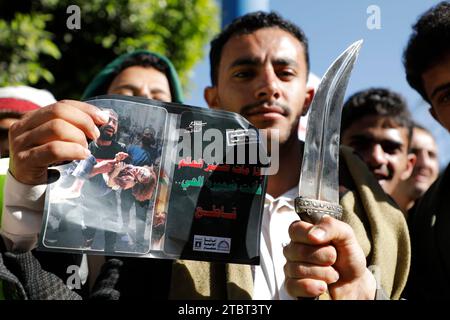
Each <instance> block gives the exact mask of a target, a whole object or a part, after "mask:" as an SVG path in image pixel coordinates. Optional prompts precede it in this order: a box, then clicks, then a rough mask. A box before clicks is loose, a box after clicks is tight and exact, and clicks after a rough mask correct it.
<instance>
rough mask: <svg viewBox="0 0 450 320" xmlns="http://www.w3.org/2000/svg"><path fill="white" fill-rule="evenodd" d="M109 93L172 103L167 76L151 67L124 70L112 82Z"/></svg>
mask: <svg viewBox="0 0 450 320" xmlns="http://www.w3.org/2000/svg"><path fill="white" fill-rule="evenodd" d="M108 93H109V94H121V95H125V96H137V97H145V98H149V99H154V100H160V101H164V102H170V101H172V96H171V94H170V86H169V81H168V80H167V77H166V75H165V74H164V73H162V72H160V71H158V70H156V69H154V68H151V67H148V68H144V67H141V66H132V67H128V68H126V69H124V70H123V71H122V72H121V73H119V74H118V75H117V76H116V77H115V78H114V80H113V81H112V82H111V85H110V86H109V89H108Z"/></svg>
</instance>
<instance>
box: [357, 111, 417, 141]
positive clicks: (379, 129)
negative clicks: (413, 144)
mask: <svg viewBox="0 0 450 320" xmlns="http://www.w3.org/2000/svg"><path fill="white" fill-rule="evenodd" d="M353 126H354V129H355V130H354V131H353V134H352V136H361V137H363V136H364V137H372V138H375V137H376V136H383V137H384V138H387V139H392V140H395V141H397V142H400V143H402V142H403V143H406V142H407V141H408V136H409V134H408V133H409V130H408V128H407V127H404V126H402V125H400V124H399V123H397V122H396V121H394V120H393V119H392V118H391V117H387V116H377V115H368V116H365V117H363V118H361V119H359V120H357V121H356V122H355V123H354V124H353Z"/></svg>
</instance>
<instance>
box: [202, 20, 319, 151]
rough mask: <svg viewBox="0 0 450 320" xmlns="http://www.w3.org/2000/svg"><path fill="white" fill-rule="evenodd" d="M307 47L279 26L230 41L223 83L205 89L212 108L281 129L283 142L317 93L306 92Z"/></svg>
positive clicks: (225, 51)
mask: <svg viewBox="0 0 450 320" xmlns="http://www.w3.org/2000/svg"><path fill="white" fill-rule="evenodd" d="M306 70H307V69H306V61H305V52H304V49H303V46H302V44H301V43H300V42H299V40H297V39H296V38H295V37H294V36H292V35H291V34H290V33H288V32H286V31H284V30H281V29H279V28H264V29H260V30H257V31H255V32H253V33H251V34H244V35H238V36H233V37H231V38H230V39H229V40H228V42H227V43H226V44H225V46H224V47H223V50H222V57H221V60H220V64H219V67H218V82H217V85H216V86H215V87H209V88H206V89H205V99H206V101H207V102H208V105H209V106H210V107H211V108H215V109H222V110H227V111H231V112H236V113H239V114H241V115H242V116H244V117H245V118H247V120H248V121H250V122H251V123H252V124H253V125H254V126H256V127H257V128H259V129H268V128H271V129H279V130H280V131H279V134H280V143H284V142H286V141H287V140H288V138H289V137H290V136H291V134H293V133H295V134H296V132H297V127H298V120H299V118H300V116H301V115H302V112H304V111H306V109H307V107H308V106H309V103H310V102H311V100H312V96H313V94H314V91H313V89H312V88H309V89H307V88H306V79H307V71H306Z"/></svg>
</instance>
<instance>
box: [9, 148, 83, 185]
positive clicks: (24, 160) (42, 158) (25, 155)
mask: <svg viewBox="0 0 450 320" xmlns="http://www.w3.org/2000/svg"><path fill="white" fill-rule="evenodd" d="M90 154H91V153H90V151H89V150H88V149H86V148H83V147H82V146H81V145H80V144H78V143H73V142H65V141H52V142H49V143H46V144H44V145H40V146H38V147H34V148H31V149H27V150H24V151H21V152H18V153H17V154H16V155H15V157H16V158H17V161H15V163H16V165H19V166H22V167H25V168H30V170H20V171H22V172H25V175H24V176H25V177H26V176H27V175H28V174H30V178H29V179H27V178H25V180H33V178H34V177H33V176H32V175H33V173H34V172H41V173H39V174H40V175H41V174H42V172H43V170H42V169H43V168H45V170H44V172H46V169H47V167H48V166H49V165H51V164H53V163H59V162H64V161H69V160H83V159H86V158H87V157H88V156H89V155H90ZM19 181H20V180H19ZM22 182H23V181H22ZM24 183H26V182H24Z"/></svg>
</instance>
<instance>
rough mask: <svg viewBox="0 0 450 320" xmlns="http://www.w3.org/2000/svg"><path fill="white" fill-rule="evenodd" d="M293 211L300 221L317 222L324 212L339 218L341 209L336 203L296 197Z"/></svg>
mask: <svg viewBox="0 0 450 320" xmlns="http://www.w3.org/2000/svg"><path fill="white" fill-rule="evenodd" d="M295 211H296V212H297V214H298V215H299V217H300V219H301V220H302V221H306V222H309V223H312V224H317V223H319V221H320V219H322V217H323V216H324V215H326V214H327V215H329V216H331V217H333V218H335V219H338V220H341V219H342V212H343V209H342V206H340V205H339V204H337V203H332V202H328V201H322V200H316V199H308V198H304V197H297V198H295Z"/></svg>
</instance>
